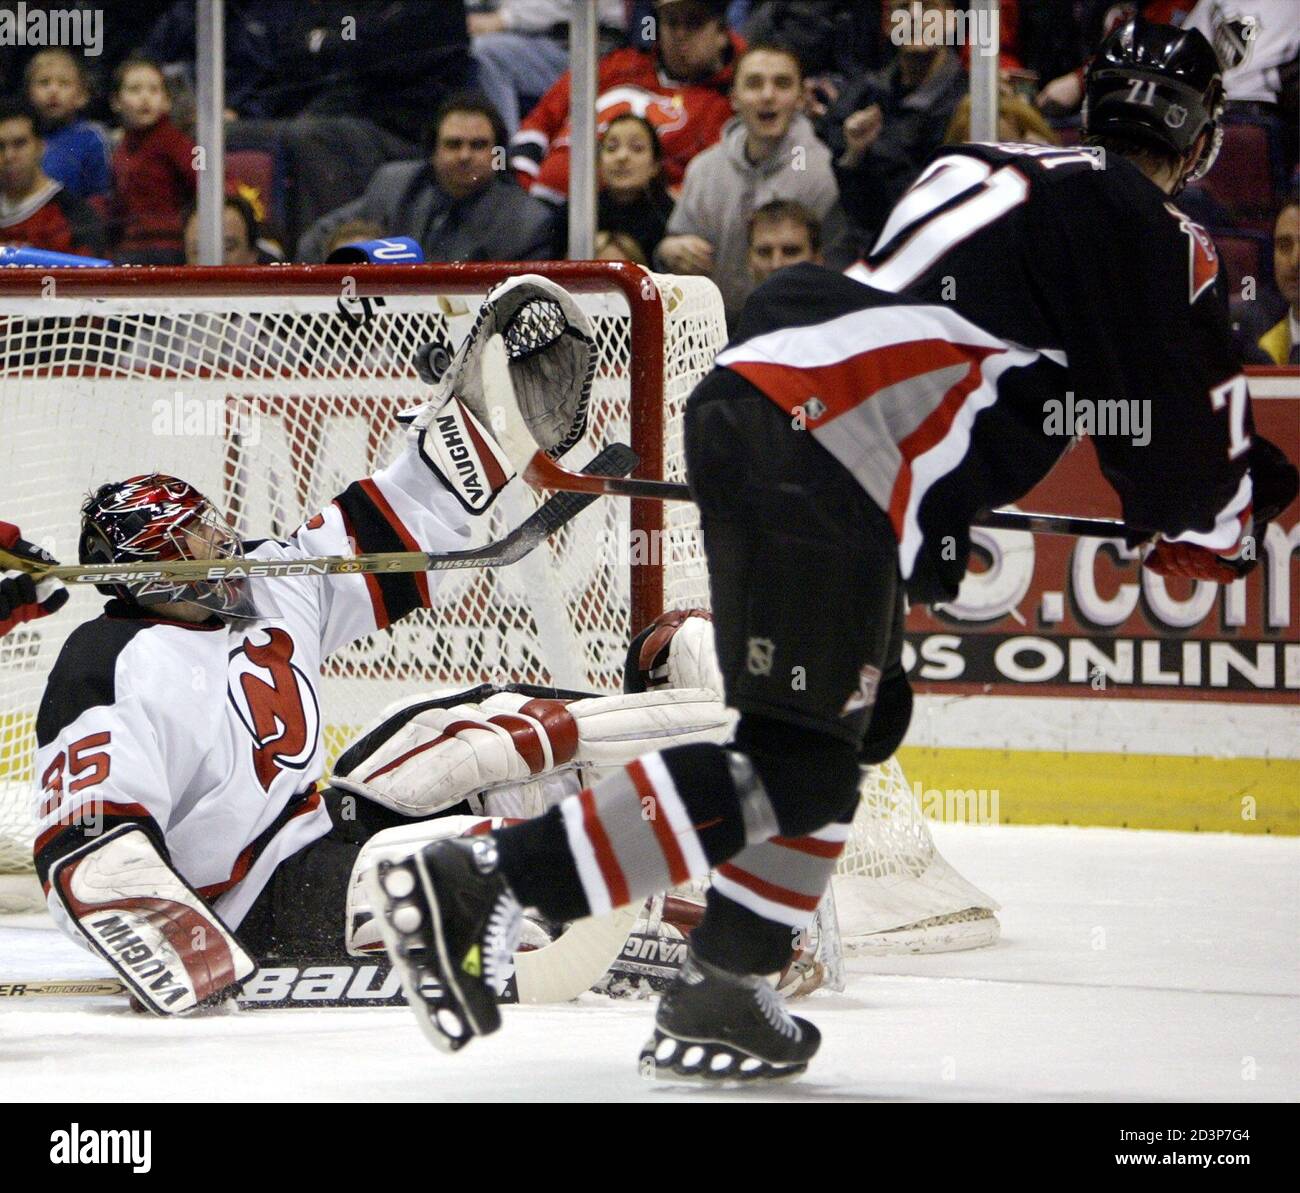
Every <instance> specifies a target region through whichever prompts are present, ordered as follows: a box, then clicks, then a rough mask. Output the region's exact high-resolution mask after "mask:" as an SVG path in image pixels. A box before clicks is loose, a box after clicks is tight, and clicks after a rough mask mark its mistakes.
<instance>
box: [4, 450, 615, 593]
mask: <svg viewBox="0 0 1300 1193" xmlns="http://www.w3.org/2000/svg"><path fill="white" fill-rule="evenodd" d="M638 462H639V459H638V456H637V454H636V452H634V451H633V450H632V449H631V448H630V447H628V446H627V445H626V444H622V443H611V444H610V445H609V446H608V447H605V448H604V449H602V450H601V451H600V452H599V453H598V454H597V455H596V456H594V457H593V458H592V460H591V463H589V464H588V465H587V466H586V467H585V468H584V469H583V471H582V473H574V474H573V475H575V476H580V475H584V474H585V475H589V476H590V477H591V478H592V479H593V480H598V479H600V478H603V477H619V476H626V475H627V473H629V472H630V471H631V470H632V469H633V468H635V467H636V465H637V463H638ZM598 495H599V493H598V492H597V493H585V494H578V493H572V492H568V491H565V492H562V493H558V494H557V495H556V496H554V497H551V498H550V499H548V500H547V501H546V502H545V503H544V504H543V505H542V506H541V507H540V508H539V509H538V510H536V511H535V512H534V513H532V514H531V515H529V517H528V518H526V519H525V520H524V521H523V522H521V523H520V524H519V525H518V526H517V527H516V528H515V529H514V530H512V531H511V532H510V533H509V534H507V535H505V536H504V537H503V538H500V539H498V540H497V541H496V542H494V543H488V544H487V545H486V546H483V547H473V548H471V549H469V550H466V551H448V552H446V553H445V554H442V555H434V554H428V553H426V552H424V551H374V552H371V553H369V554H365V555H353V556H344V555H320V556H314V557H311V558H307V559H248V558H244V557H233V558H227V559H180V560H174V561H170V562H154V561H147V562H144V563H121V564H115V565H114V566H113V567H112V568H111V569H110V568H105V567H104V566H102V565H89V564H66V565H65V564H43V563H40V562H39V561H36V560H32V559H27V558H24V557H21V556H18V555H13V554H11V553H10V552H8V551H6V550H4V549H3V548H0V567H3V568H14V569H17V570H19V571H24V572H29V573H30V574H31V575H32V577H33V578H34V579H36V580H45V579H54V580H63V581H65V582H66V583H69V584H109V583H112V584H130V583H131V582H133V581H134V582H136V583H141V584H143V583H145V582H150V583H152V582H154V581H169V580H181V581H192V580H222V579H229V578H234V579H239V578H244V577H250V576H257V577H263V578H268V579H277V578H280V577H284V576H332V575H366V574H371V573H376V572H378V573H389V574H391V573H394V572H440V571H448V570H451V569H453V568H472V567H508V566H509V565H510V564H512V563H517V562H518V561H519V560H521V559H523V557H524V556H525V555H527V554H528V553H529V552H530V551H532V550H533V549H534V548H536V547H537V546H538V545H540V544H541V543H542V542H543V541H544V540H545V539H547V538H549V537H550V536H551V535H552V534H554V533H555V532H556V531H557V530H559V529H560V528H561V527H562V526H564V525H565V524H566V523H567V522H570V521H572V519H574V518H575V517H577V516H578V514H580V513H582V511H583V510H585V509H586V508H587V507H588V506H589V505H590V504H591V503H592V502H593V501H595V499H596V497H597V496H598Z"/></svg>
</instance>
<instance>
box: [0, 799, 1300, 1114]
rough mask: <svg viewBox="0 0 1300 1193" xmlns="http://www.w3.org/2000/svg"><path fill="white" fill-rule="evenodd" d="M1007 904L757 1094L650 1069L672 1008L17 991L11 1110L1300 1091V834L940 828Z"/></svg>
mask: <svg viewBox="0 0 1300 1193" xmlns="http://www.w3.org/2000/svg"><path fill="white" fill-rule="evenodd" d="M933 831H934V836H935V841H936V844H937V845H938V846H939V848H940V850H941V851H942V852H943V853H944V854H945V855H946V856H947V858H948V860H949V861H951V862H952V863H953V865H955V866H956V867H957V868H958V870H959V871H960V872H961V873H963V874H964V875H966V876H967V877H968V878H970V879H971V881H973V882H975V883H976V884H978V885H979V886H981V887H983V888H985V889H986V890H988V891H989V892H990V893H991V894H993V895H994V896H995V897H996V898H998V899H999V900H1000V901H1001V903H1002V911H1001V912H1000V913H999V914H1000V918H1001V920H1002V939H1001V941H1000V942H999V943H998V944H997V945H995V946H993V947H992V948H987V949H982V950H978V951H974V952H968V953H948V954H937V955H928V956H905V957H889V958H878V959H870V960H867V959H861V958H859V959H853V960H850V961H849V963H848V982H847V989H846V991H845V992H844V993H843V994H833V993H827V992H819V993H816V994H814V995H812V996H811V997H809V998H806V999H801V1000H799V1001H798V1003H797V1004H796V1008H795V1009H796V1010H797V1012H798V1013H800V1014H805V1015H809V1016H811V1017H813V1018H815V1019H816V1021H817V1024H818V1026H819V1027H820V1028H821V1029H822V1032H823V1034H824V1037H825V1039H824V1042H823V1045H822V1049H821V1052H820V1054H819V1055H818V1057H817V1058H816V1060H815V1061H814V1062H813V1065H812V1067H811V1068H810V1070H809V1072H808V1073H807V1074H806V1075H805V1076H804V1077H802V1078H801V1079H799V1080H797V1081H793V1082H789V1083H785V1084H781V1085H776V1086H768V1087H765V1088H746V1089H743V1090H734V1089H717V1088H702V1087H699V1086H693V1085H675V1084H668V1083H664V1082H657V1081H653V1080H648V1079H645V1078H642V1077H641V1076H640V1075H639V1074H638V1070H637V1064H636V1057H637V1053H638V1050H639V1047H640V1045H641V1043H642V1042H643V1040H644V1039H645V1038H646V1037H647V1036H648V1034H649V1030H650V1023H651V1017H652V1014H653V1009H652V1004H650V1003H649V1002H640V1001H624V1002H611V1001H609V1000H607V999H604V998H602V997H599V996H597V995H585V996H584V997H583V998H582V999H581V1000H580V1001H579V1002H576V1003H573V1004H569V1005H565V1006H560V1007H510V1008H507V1009H506V1010H505V1026H504V1027H503V1029H502V1031H501V1032H500V1033H499V1034H497V1035H496V1036H493V1037H490V1038H488V1039H486V1040H480V1041H476V1042H475V1043H474V1044H472V1045H471V1046H470V1047H469V1048H467V1049H466V1050H465V1051H464V1052H462V1053H460V1054H459V1055H457V1056H445V1055H443V1054H442V1053H439V1052H437V1051H435V1050H434V1049H433V1048H432V1047H430V1046H429V1045H428V1044H427V1043H426V1042H425V1040H424V1038H423V1037H422V1036H421V1035H420V1033H419V1030H418V1029H417V1027H416V1024H415V1021H414V1019H413V1017H412V1016H411V1015H410V1013H409V1012H407V1011H405V1010H399V1009H385V1010H272V1011H251V1012H250V1011H228V1012H227V1011H217V1012H211V1013H208V1014H205V1015H203V1016H202V1017H199V1018H191V1019H186V1020H181V1021H172V1022H165V1021H161V1020H157V1019H152V1018H148V1017H146V1016H143V1015H139V1014H135V1013H133V1012H131V1011H129V1010H128V1009H126V1006H125V1003H124V1001H123V1000H121V999H70V998H59V999H44V1000H37V999H30V1000H27V999H23V1000H17V999H15V1000H9V1001H3V1002H0V1099H3V1100H5V1101H23V1102H28V1103H32V1104H41V1103H46V1102H57V1101H77V1102H93V1101H106V1102H117V1103H131V1102H135V1101H140V1102H157V1101H163V1102H167V1101H171V1100H180V1101H192V1100H196V1099H197V1100H212V1101H220V1102H228V1101H237V1102H244V1101H248V1102H260V1101H271V1102H281V1101H284V1102H289V1101H293V1102H312V1101H348V1102H361V1101H373V1102H392V1101H411V1102H421V1101H428V1102H443V1101H521V1102H534V1101H565V1100H571V1101H604V1102H609V1101H650V1102H654V1101H674V1100H688V1101H702V1100H735V1099H745V1100H794V1101H813V1102H822V1101H849V1100H906V1101H913V1100H920V1101H952V1100H959V1101H967V1100H969V1101H1018V1100H1088V1101H1148V1100H1150V1101H1179V1102H1181V1101H1209V1102H1276V1101H1280V1100H1285V1101H1293V1100H1295V1099H1296V1098H1297V1096H1300V933H1297V930H1296V929H1297V925H1296V919H1295V908H1296V907H1297V906H1300V839H1296V838H1294V837H1267V836H1255V837H1246V836H1240V835H1229V834H1193V833H1165V832H1134V831H1125V830H1118V829H1083V828H1053V827H1032V828H1030V827H1011V826H999V827H966V826H954V825H941V824H940V825H934V826H933ZM102 972H103V971H102V969H101V968H100V967H99V966H98V965H97V963H96V961H95V960H94V959H93V958H91V957H89V955H88V954H86V953H84V952H83V951H82V950H80V949H78V948H77V947H76V946H75V945H73V944H72V943H71V942H69V941H67V940H66V939H64V938H63V937H62V936H61V935H59V934H58V933H57V932H56V931H55V930H54V929H53V928H52V926H50V925H49V923H48V921H46V920H44V919H43V917H39V916H26V917H9V918H8V919H4V920H0V976H2V977H3V978H4V979H5V980H9V979H11V978H14V977H22V978H25V979H27V980H34V979H38V978H55V977H59V978H65V977H72V976H77V977H80V976H90V975H97V974H100V973H102Z"/></svg>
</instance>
